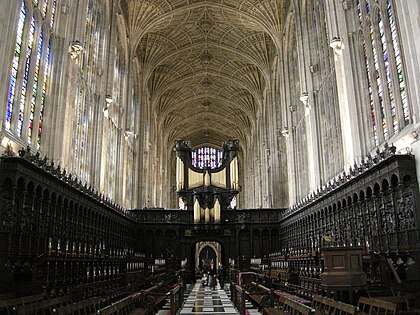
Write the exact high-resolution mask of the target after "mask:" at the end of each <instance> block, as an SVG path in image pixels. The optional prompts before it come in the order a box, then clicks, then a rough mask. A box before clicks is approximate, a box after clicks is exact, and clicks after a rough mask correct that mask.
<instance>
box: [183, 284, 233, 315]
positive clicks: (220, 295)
mask: <svg viewBox="0 0 420 315" xmlns="http://www.w3.org/2000/svg"><path fill="white" fill-rule="evenodd" d="M180 314H182V315H188V314H194V315H197V314H212V315H236V314H238V312H237V311H236V309H235V308H234V307H233V304H232V302H231V301H230V300H229V297H228V296H227V294H226V292H225V291H224V290H221V289H219V290H210V288H209V287H208V286H206V287H203V286H202V285H201V283H200V282H199V281H198V282H196V283H195V285H194V287H193V288H192V290H191V293H190V294H189V296H188V298H187V299H186V300H185V302H184V307H183V308H182V310H181V312H180Z"/></svg>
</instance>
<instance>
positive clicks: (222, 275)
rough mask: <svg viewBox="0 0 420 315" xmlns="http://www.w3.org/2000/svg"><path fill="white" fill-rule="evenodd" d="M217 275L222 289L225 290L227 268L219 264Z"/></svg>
mask: <svg viewBox="0 0 420 315" xmlns="http://www.w3.org/2000/svg"><path fill="white" fill-rule="evenodd" d="M217 275H218V277H219V284H220V289H221V290H223V289H224V286H225V268H224V267H223V265H222V264H221V263H219V268H218V270H217Z"/></svg>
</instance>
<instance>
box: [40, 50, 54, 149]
mask: <svg viewBox="0 0 420 315" xmlns="http://www.w3.org/2000/svg"><path fill="white" fill-rule="evenodd" d="M50 54H51V42H50V43H49V44H48V48H47V54H46V56H45V69H44V80H43V82H42V93H41V110H40V113H39V123H38V141H37V148H38V149H39V148H40V146H41V135H42V123H43V120H44V106H45V97H46V94H47V86H48V76H49V70H50V62H51V61H50Z"/></svg>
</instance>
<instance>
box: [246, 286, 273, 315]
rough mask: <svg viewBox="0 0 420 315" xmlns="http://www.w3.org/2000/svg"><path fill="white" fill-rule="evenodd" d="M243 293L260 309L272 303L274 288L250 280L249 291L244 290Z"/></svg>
mask: <svg viewBox="0 0 420 315" xmlns="http://www.w3.org/2000/svg"><path fill="white" fill-rule="evenodd" d="M245 294H246V296H247V297H248V299H249V300H250V301H251V302H252V303H253V304H256V305H257V306H258V307H259V308H261V309H262V308H263V307H269V306H273V305H274V296H275V294H274V290H273V289H269V288H267V287H265V286H263V285H261V284H258V283H256V282H251V284H250V286H249V291H245Z"/></svg>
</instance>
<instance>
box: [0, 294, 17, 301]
mask: <svg viewBox="0 0 420 315" xmlns="http://www.w3.org/2000/svg"><path fill="white" fill-rule="evenodd" d="M14 297H15V294H14V293H1V294H0V300H10V299H13V298H14Z"/></svg>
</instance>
